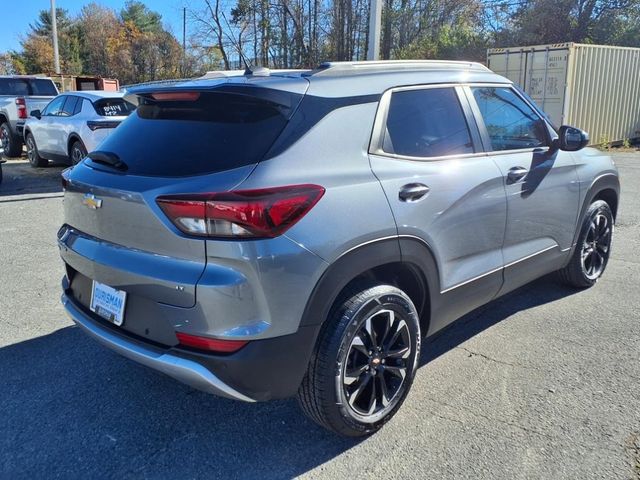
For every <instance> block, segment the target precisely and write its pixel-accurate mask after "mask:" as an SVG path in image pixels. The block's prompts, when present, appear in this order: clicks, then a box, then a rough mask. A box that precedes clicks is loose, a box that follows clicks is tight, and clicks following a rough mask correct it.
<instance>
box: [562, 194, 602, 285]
mask: <svg viewBox="0 0 640 480" xmlns="http://www.w3.org/2000/svg"><path fill="white" fill-rule="evenodd" d="M613 229H614V220H613V213H612V212H611V208H610V207H609V205H608V204H607V202H605V201H604V200H596V201H595V202H593V203H592V204H591V205H590V206H589V209H588V210H587V213H586V214H585V216H584V220H583V221H582V226H581V227H580V236H579V237H578V242H577V244H576V247H575V250H574V252H573V255H572V256H571V260H570V261H569V263H568V264H567V266H566V267H564V268H563V269H562V270H558V277H559V279H560V281H562V282H563V283H565V284H567V285H569V286H572V287H576V288H588V287H591V286H592V285H594V284H595V283H596V282H597V281H598V279H599V278H600V277H601V276H602V274H603V273H604V270H605V268H606V267H607V263H608V262H609V256H610V255H611V241H612V239H613Z"/></svg>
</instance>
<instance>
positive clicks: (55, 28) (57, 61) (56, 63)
mask: <svg viewBox="0 0 640 480" xmlns="http://www.w3.org/2000/svg"><path fill="white" fill-rule="evenodd" d="M51 35H52V36H53V66H54V67H55V69H56V73H57V74H58V75H59V74H60V55H59V54H58V25H57V22H56V0H51Z"/></svg>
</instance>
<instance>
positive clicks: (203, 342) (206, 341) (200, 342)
mask: <svg viewBox="0 0 640 480" xmlns="http://www.w3.org/2000/svg"><path fill="white" fill-rule="evenodd" d="M176 337H178V341H179V342H180V345H183V346H185V347H191V348H197V349H199V350H209V351H212V352H219V353H233V352H237V351H238V350H240V349H241V348H242V347H244V346H245V345H246V344H247V343H249V342H248V341H246V340H222V339H219V338H209V337H199V336H196V335H189V334H187V333H180V332H176Z"/></svg>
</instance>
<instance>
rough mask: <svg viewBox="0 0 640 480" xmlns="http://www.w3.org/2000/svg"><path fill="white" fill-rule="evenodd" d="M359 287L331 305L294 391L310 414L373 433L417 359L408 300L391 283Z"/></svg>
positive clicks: (356, 432) (337, 428)
mask: <svg viewBox="0 0 640 480" xmlns="http://www.w3.org/2000/svg"><path fill="white" fill-rule="evenodd" d="M358 290H360V291H359V292H358V293H356V294H355V295H351V296H350V297H349V298H347V299H346V300H345V301H344V302H341V301H339V303H338V304H337V305H336V306H334V308H333V309H332V313H331V314H330V315H329V318H328V319H327V321H326V323H325V325H324V326H323V329H322V331H321V332H320V336H319V338H318V344H317V346H316V349H315V351H314V354H313V356H312V358H311V361H310V363H309V368H308V370H307V373H306V375H305V378H304V380H303V381H302V384H301V386H300V389H299V391H298V402H299V404H300V406H301V408H302V410H303V412H304V413H305V414H306V415H307V416H308V417H309V418H311V419H312V420H313V421H314V422H316V423H317V424H319V425H320V426H322V427H324V428H327V429H329V430H331V431H333V432H336V433H338V434H340V435H344V436H349V437H360V436H364V435H369V434H372V433H374V432H376V431H377V430H379V429H380V428H381V427H382V426H383V425H384V424H385V423H386V422H388V421H389V420H390V419H391V418H392V417H393V416H394V415H395V413H396V412H397V411H398V409H399V408H400V406H401V405H402V403H403V402H404V400H405V398H406V396H407V394H408V393H409V389H410V388H411V384H412V382H413V378H414V375H415V373H416V370H417V367H418V360H419V358H420V338H421V337H420V322H419V319H418V312H417V311H416V308H415V306H414V305H413V302H412V301H411V299H410V298H409V297H408V296H407V295H406V294H405V293H404V292H403V291H402V290H400V289H398V288H396V287H393V286H390V285H378V286H375V287H372V288H362V289H358ZM356 291H357V290H356Z"/></svg>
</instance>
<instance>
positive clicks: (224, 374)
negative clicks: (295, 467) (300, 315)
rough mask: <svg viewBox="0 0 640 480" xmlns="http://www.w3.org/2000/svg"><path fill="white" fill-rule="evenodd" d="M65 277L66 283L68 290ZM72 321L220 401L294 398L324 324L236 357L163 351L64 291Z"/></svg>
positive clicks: (251, 345) (250, 348)
mask: <svg viewBox="0 0 640 480" xmlns="http://www.w3.org/2000/svg"><path fill="white" fill-rule="evenodd" d="M65 283H66V278H65V279H64V280H63V289H65ZM61 301H62V304H63V306H64V308H65V310H66V311H67V314H68V315H69V316H70V317H71V319H72V320H73V321H74V322H75V323H76V324H77V325H78V326H79V327H80V328H81V329H82V330H84V331H85V332H86V333H87V334H89V336H91V337H93V338H94V339H96V340H97V341H98V342H100V343H102V344H103V345H105V346H106V347H108V348H110V349H111V350H113V351H115V352H117V353H119V354H120V355H122V356H124V357H127V358H129V359H131V360H133V361H135V362H138V363H140V364H142V365H145V366H147V367H150V368H153V369H154V370H157V371H159V372H162V373H164V374H166V375H169V376H170V377H172V378H174V379H176V380H178V381H180V382H182V383H185V384H187V385H190V386H191V387H194V388H196V389H198V390H202V391H204V392H207V393H211V394H214V395H218V396H221V397H226V398H231V399H234V400H242V401H245V402H255V401H264V400H271V399H276V398H287V397H290V396H292V395H294V394H295V393H296V392H297V390H298V387H299V386H300V383H301V381H302V378H303V376H304V374H305V372H306V369H307V365H308V362H309V358H310V356H311V352H312V350H313V346H314V345H315V341H316V337H317V334H318V331H319V326H313V327H303V328H300V329H299V331H298V332H296V333H295V334H293V335H286V336H283V337H277V338H272V339H268V340H256V341H253V342H249V344H248V345H246V346H245V347H244V348H242V349H241V350H240V351H238V352H236V353H234V354H232V355H212V354H209V353H207V352H199V351H194V350H186V349H183V348H176V347H158V346H156V345H155V344H152V343H149V342H146V341H143V340H139V339H137V338H133V337H132V336H131V335H130V334H127V333H126V332H125V331H119V330H118V328H117V327H115V326H114V327H111V326H110V325H109V326H105V325H103V324H102V323H101V322H99V321H97V320H95V319H93V318H92V317H91V315H90V314H88V313H87V312H86V309H85V308H84V307H82V306H80V305H77V304H76V303H75V302H74V300H73V299H72V298H71V297H70V296H68V295H67V293H63V294H62V297H61Z"/></svg>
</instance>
